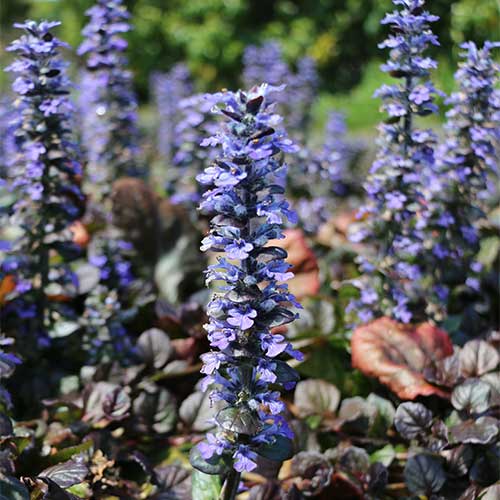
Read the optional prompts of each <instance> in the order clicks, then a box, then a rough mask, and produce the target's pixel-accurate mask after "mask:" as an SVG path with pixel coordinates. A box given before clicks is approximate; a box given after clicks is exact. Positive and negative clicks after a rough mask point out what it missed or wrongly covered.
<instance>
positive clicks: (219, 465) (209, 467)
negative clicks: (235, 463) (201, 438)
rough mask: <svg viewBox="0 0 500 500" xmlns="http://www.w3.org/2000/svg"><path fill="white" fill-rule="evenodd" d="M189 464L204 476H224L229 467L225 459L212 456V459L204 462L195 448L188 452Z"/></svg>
mask: <svg viewBox="0 0 500 500" xmlns="http://www.w3.org/2000/svg"><path fill="white" fill-rule="evenodd" d="M189 462H190V463H191V465H192V466H193V467H194V468H195V469H196V470H199V471H200V472H203V473H205V474H215V475H221V474H224V473H225V472H226V471H227V470H228V469H229V467H230V464H229V462H228V461H227V460H226V458H225V457H223V456H219V455H214V456H213V457H212V458H210V459H208V460H205V459H204V458H203V457H202V456H201V453H200V450H199V449H198V447H197V446H193V447H192V448H191V451H190V452H189Z"/></svg>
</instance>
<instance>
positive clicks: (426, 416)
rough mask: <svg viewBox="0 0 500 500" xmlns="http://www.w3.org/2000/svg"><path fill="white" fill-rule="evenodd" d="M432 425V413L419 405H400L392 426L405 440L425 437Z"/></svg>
mask: <svg viewBox="0 0 500 500" xmlns="http://www.w3.org/2000/svg"><path fill="white" fill-rule="evenodd" d="M431 424H432V412H431V411H430V410H428V409H427V408H426V407H425V406H424V405H423V404H421V403H402V404H400V405H399V406H398V409H397V410H396V416H395V418H394V426H395V427H396V429H397V431H398V432H399V433H400V434H401V436H403V437H404V438H405V439H414V438H416V437H417V436H420V435H425V434H426V433H427V431H428V429H429V428H430V426H431Z"/></svg>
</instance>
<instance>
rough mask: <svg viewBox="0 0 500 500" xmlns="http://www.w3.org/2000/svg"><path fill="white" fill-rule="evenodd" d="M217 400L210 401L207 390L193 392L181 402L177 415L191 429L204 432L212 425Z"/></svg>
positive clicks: (217, 405)
mask: <svg viewBox="0 0 500 500" xmlns="http://www.w3.org/2000/svg"><path fill="white" fill-rule="evenodd" d="M217 403H219V402H214V403H211V401H210V397H209V394H208V393H207V392H193V393H192V394H190V395H189V396H188V397H187V398H186V399H185V400H184V401H183V402H182V404H181V406H180V408H179V416H180V418H181V419H182V421H183V422H184V423H185V424H187V425H188V426H189V427H190V428H191V429H192V430H194V431H197V432H206V431H208V430H209V429H211V428H212V427H213V426H214V423H213V421H211V419H213V418H214V416H215V414H216V412H217V407H219V408H220V404H221V403H219V404H217Z"/></svg>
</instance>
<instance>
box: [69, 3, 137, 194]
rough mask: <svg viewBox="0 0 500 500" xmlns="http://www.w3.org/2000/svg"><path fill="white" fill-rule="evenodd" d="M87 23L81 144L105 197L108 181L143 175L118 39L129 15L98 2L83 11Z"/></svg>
mask: <svg viewBox="0 0 500 500" xmlns="http://www.w3.org/2000/svg"><path fill="white" fill-rule="evenodd" d="M86 14H87V15H88V16H89V17H90V21H89V23H88V24H87V25H86V26H85V28H84V29H83V31H82V34H83V36H84V37H85V39H84V41H83V42H82V44H81V45H80V47H79V48H78V55H85V56H86V72H85V73H84V75H83V78H82V81H81V84H80V86H81V96H80V109H81V113H82V117H83V123H82V142H83V147H84V150H85V153H86V156H87V169H88V174H89V177H90V181H91V183H92V185H94V186H95V187H96V189H97V191H98V193H97V196H98V197H99V196H103V195H107V194H109V186H110V181H113V180H114V179H115V178H117V177H120V176H135V177H137V176H143V175H144V168H143V166H142V165H141V164H140V160H139V146H138V144H139V133H138V128H137V98H136V95H135V93H134V90H133V81H132V73H131V72H130V71H129V70H127V65H128V59H127V57H126V55H125V51H126V49H127V46H128V43H127V41H126V40H125V39H124V38H123V37H122V36H121V35H122V34H123V33H126V32H128V31H129V30H130V24H129V22H128V20H129V18H130V14H129V13H128V12H127V10H126V8H125V6H124V5H123V4H122V1H121V0H97V2H96V4H95V5H94V6H93V7H91V8H90V9H88V10H87V12H86Z"/></svg>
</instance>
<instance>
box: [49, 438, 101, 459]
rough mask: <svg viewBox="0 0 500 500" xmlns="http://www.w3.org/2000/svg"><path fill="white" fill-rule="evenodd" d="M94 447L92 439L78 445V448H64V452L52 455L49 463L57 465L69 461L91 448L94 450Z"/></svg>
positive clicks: (60, 451)
mask: <svg viewBox="0 0 500 500" xmlns="http://www.w3.org/2000/svg"><path fill="white" fill-rule="evenodd" d="M93 445H94V442H93V441H92V439H87V440H86V441H84V442H83V443H82V444H78V445H76V446H69V447H68V448H63V449H62V450H59V451H58V452H57V453H54V455H50V456H49V459H48V461H49V462H50V463H51V464H57V463H59V462H63V461H65V460H69V459H70V458H71V457H72V456H74V455H77V454H78V453H82V452H84V451H87V450H89V449H90V448H92V446H93Z"/></svg>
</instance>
